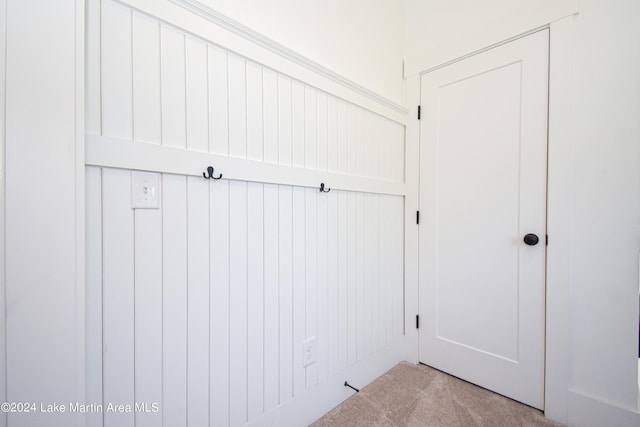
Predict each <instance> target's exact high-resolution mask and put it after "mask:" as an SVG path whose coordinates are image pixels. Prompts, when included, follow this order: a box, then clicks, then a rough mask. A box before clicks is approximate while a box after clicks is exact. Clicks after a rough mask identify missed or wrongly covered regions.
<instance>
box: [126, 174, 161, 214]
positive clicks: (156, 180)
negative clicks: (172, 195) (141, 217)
mask: <svg viewBox="0 0 640 427" xmlns="http://www.w3.org/2000/svg"><path fill="white" fill-rule="evenodd" d="M131 175H132V176H131V207H132V208H133V209H159V208H160V174H159V173H152V172H132V173H131Z"/></svg>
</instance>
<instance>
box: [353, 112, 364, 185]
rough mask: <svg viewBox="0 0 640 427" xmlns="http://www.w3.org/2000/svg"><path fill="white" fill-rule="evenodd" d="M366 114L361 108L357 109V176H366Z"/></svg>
mask: <svg viewBox="0 0 640 427" xmlns="http://www.w3.org/2000/svg"><path fill="white" fill-rule="evenodd" d="M365 114H366V113H365V112H364V111H363V110H362V109H361V108H356V116H355V119H356V126H355V142H356V147H355V153H356V167H355V174H356V175H358V176H364V175H365V164H364V162H365V157H364V116H365Z"/></svg>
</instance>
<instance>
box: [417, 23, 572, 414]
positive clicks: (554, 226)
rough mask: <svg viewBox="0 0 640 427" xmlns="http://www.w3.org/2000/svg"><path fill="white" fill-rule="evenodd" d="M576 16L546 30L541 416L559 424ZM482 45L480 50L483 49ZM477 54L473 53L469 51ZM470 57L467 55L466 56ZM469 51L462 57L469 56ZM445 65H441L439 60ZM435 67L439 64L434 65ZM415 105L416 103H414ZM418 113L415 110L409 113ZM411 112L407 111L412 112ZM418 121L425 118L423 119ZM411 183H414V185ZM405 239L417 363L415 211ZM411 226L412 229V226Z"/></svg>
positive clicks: (564, 389) (564, 410)
mask: <svg viewBox="0 0 640 427" xmlns="http://www.w3.org/2000/svg"><path fill="white" fill-rule="evenodd" d="M574 19H575V16H568V17H566V18H563V19H560V20H558V21H554V22H553V23H551V24H550V25H547V26H546V27H548V28H549V29H550V30H549V39H550V46H549V57H550V58H549V59H550V60H549V93H550V96H549V131H548V132H549V133H548V164H547V176H548V180H547V185H548V195H547V197H548V200H547V233H548V235H549V236H551V239H552V245H550V246H549V247H548V248H547V284H546V337H545V340H546V341H545V342H546V346H545V398H544V404H545V415H546V416H547V417H548V418H550V419H552V420H554V421H558V422H561V423H565V424H566V423H567V422H568V396H567V395H568V386H569V381H568V380H569V377H568V375H569V369H568V361H569V358H568V356H569V346H568V342H567V337H568V332H569V317H568V309H569V299H568V295H569V283H570V282H569V267H570V263H569V257H570V249H571V245H570V243H571V242H570V229H571V228H570V226H571V186H570V183H571V154H572V138H571V134H572V130H571V129H572V128H571V126H572V122H571V120H570V118H571V114H572V106H571V102H572V89H571V88H572V74H573V73H572V70H573V60H572V48H573V20H574ZM539 29H540V28H536V29H533V30H531V31H527V32H526V33H523V34H520V35H518V36H516V37H513V38H511V39H509V40H505V41H503V42H501V43H498V44H503V43H507V42H509V41H512V40H515V39H517V38H520V37H522V36H525V35H527V34H530V33H531V32H533V31H537V30H539ZM484 50H486V49H483V51H484ZM475 53H479V52H474V53H472V54H475ZM470 55H471V54H470ZM470 55H466V56H465V57H467V56H470ZM443 65H444V64H443ZM434 68H437V67H434ZM428 71H431V70H425V71H424V72H423V73H420V74H415V75H412V76H410V77H408V78H407V81H406V84H407V100H408V103H409V105H411V103H412V101H413V102H415V105H416V106H417V105H418V104H419V102H420V78H421V75H422V74H424V73H426V72H428ZM414 108H415V107H414ZM414 112H415V113H417V112H416V111H415V110H413V111H412V113H414ZM412 113H410V114H412ZM422 119H425V118H424V117H422ZM406 139H407V141H406V150H407V151H406V152H407V161H406V173H407V185H409V188H408V190H409V191H408V192H409V194H408V195H407V207H409V206H411V205H412V204H415V206H416V209H418V206H419V205H418V194H419V179H420V172H419V166H418V163H419V158H420V122H419V121H418V120H415V116H414V119H413V120H412V119H411V118H410V119H409V120H408V123H407V128H406ZM414 183H415V184H414ZM406 221H407V222H406V224H407V225H406V238H405V253H406V259H405V267H406V272H405V277H406V291H405V313H406V316H405V323H406V324H405V339H406V343H405V357H406V358H407V360H410V361H412V362H415V363H417V362H418V333H417V329H416V328H415V324H414V322H415V315H416V314H418V313H419V307H418V292H419V280H418V247H417V246H418V242H417V235H418V229H417V227H418V226H419V225H416V221H415V212H413V211H412V210H410V209H407V212H406ZM414 227H415V228H414Z"/></svg>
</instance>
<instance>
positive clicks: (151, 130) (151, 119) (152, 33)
mask: <svg viewBox="0 0 640 427" xmlns="http://www.w3.org/2000/svg"><path fill="white" fill-rule="evenodd" d="M160 114H161V107H160V25H159V24H158V21H156V20H155V19H151V18H149V17H147V16H146V15H142V14H139V13H134V14H133V139H135V140H136V141H144V142H150V143H152V144H160V139H161V123H160Z"/></svg>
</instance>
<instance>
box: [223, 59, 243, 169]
mask: <svg viewBox="0 0 640 427" xmlns="http://www.w3.org/2000/svg"><path fill="white" fill-rule="evenodd" d="M228 62H229V74H228V79H229V155H230V156H232V157H239V158H242V159H244V158H246V157H247V93H246V92H247V83H246V63H245V60H244V59H242V58H240V57H237V56H234V55H229V56H228Z"/></svg>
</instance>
